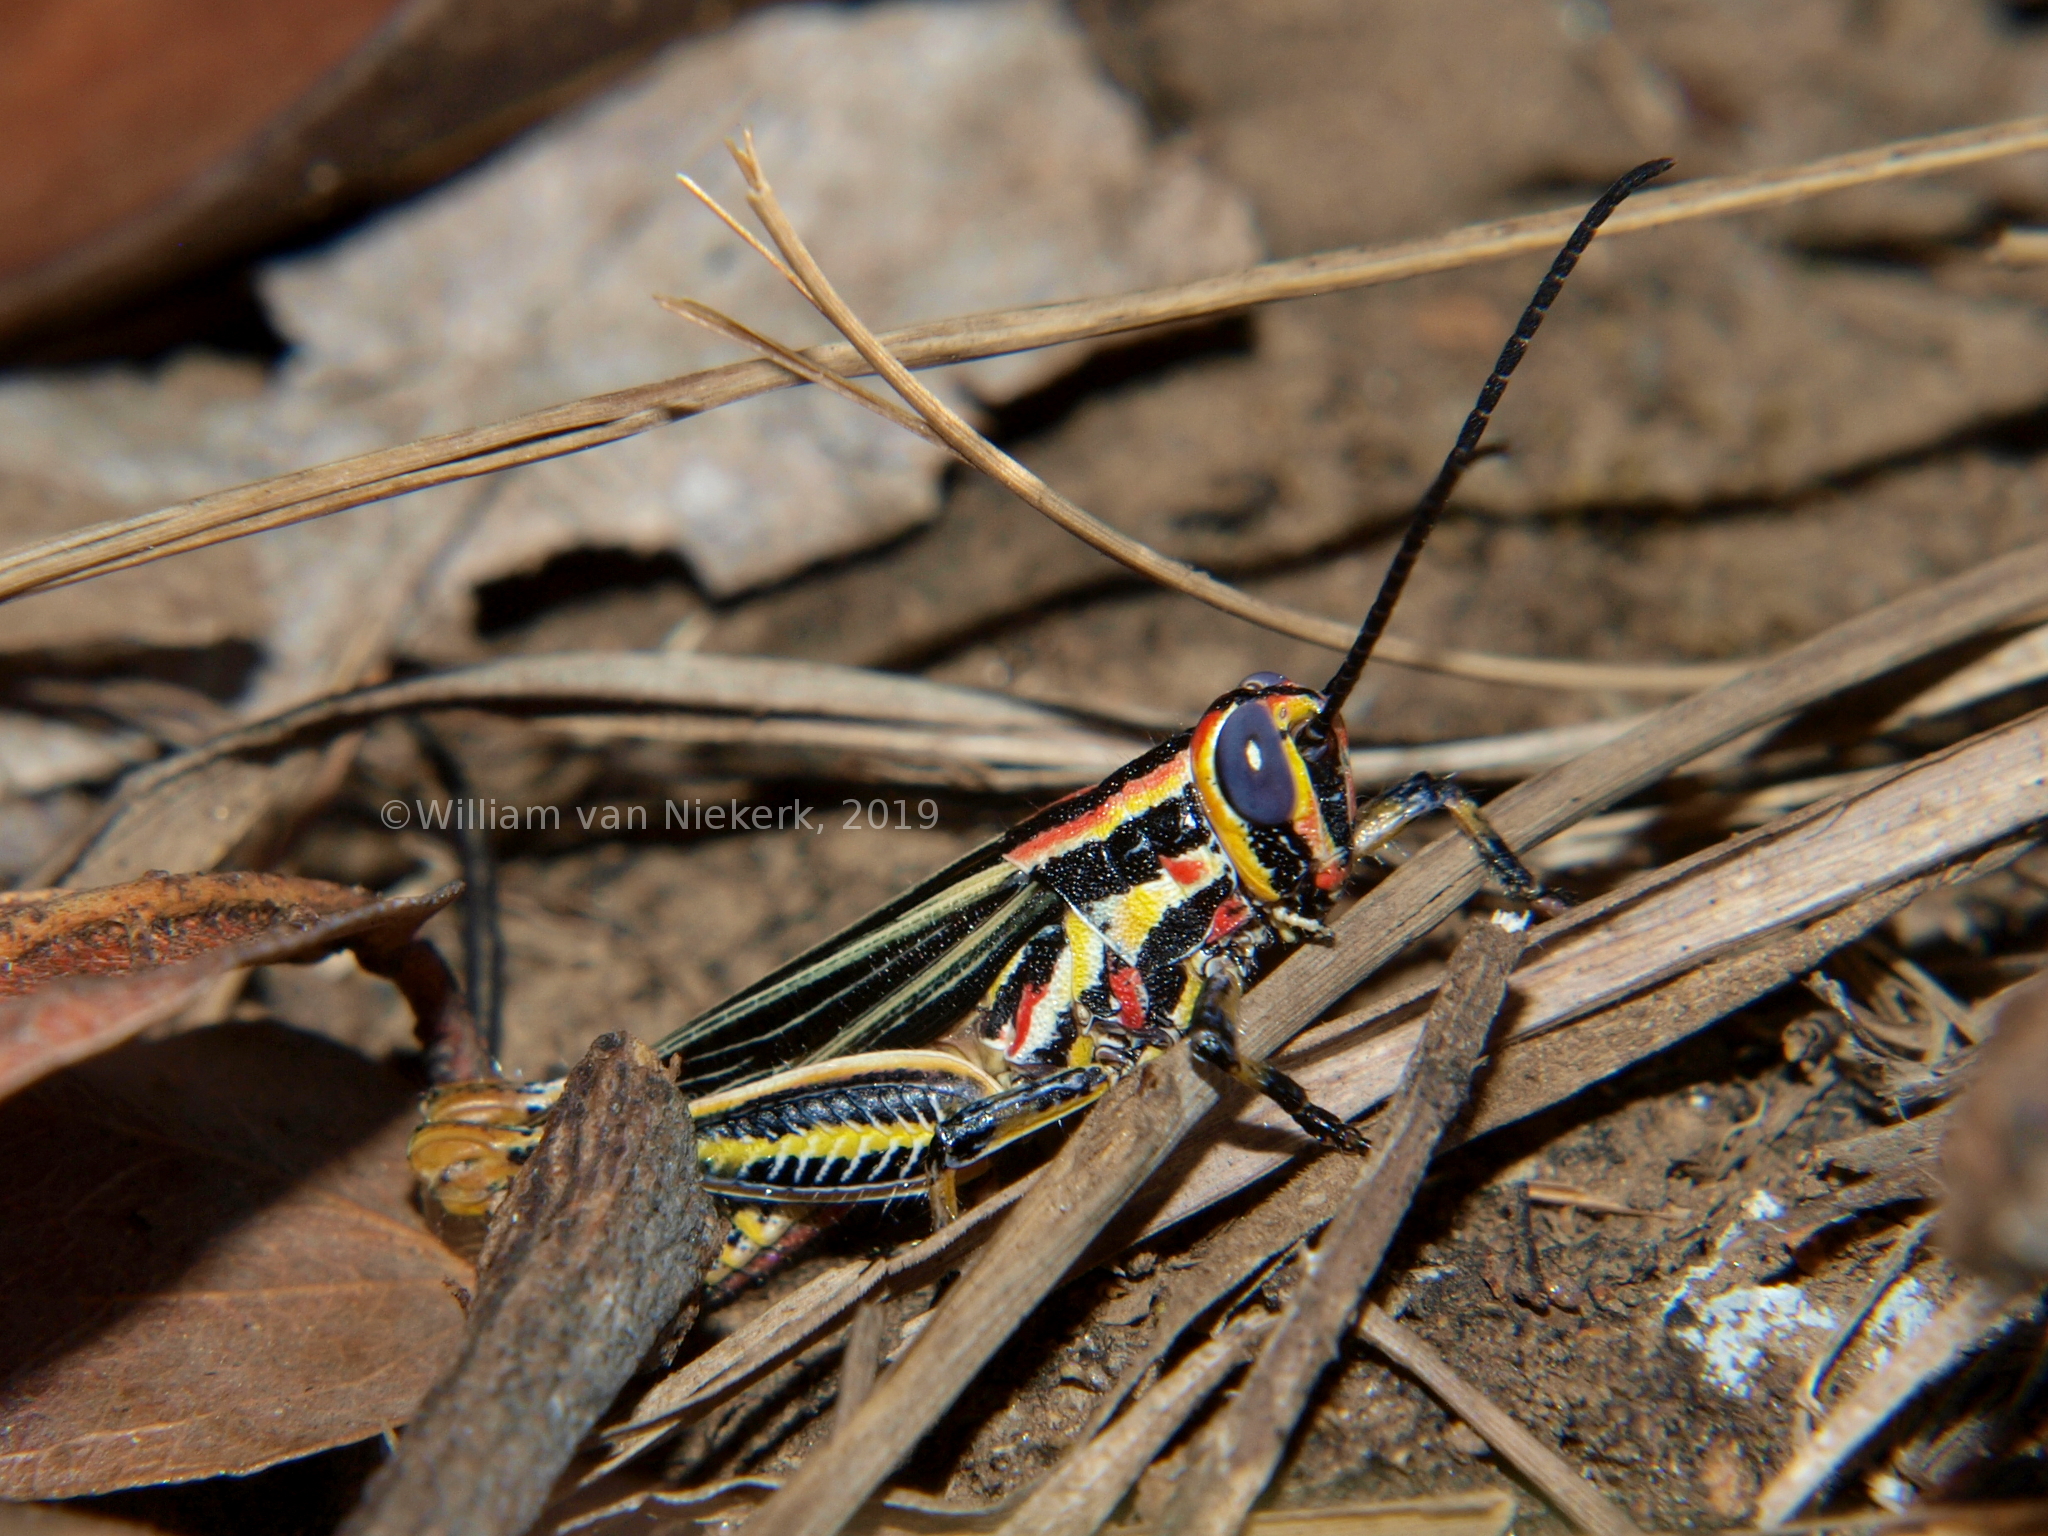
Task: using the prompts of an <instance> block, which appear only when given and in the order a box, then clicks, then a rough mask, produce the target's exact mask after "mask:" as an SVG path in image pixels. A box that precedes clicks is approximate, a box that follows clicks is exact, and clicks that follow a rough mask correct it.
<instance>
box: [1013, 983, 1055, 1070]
mask: <svg viewBox="0 0 2048 1536" xmlns="http://www.w3.org/2000/svg"><path fill="white" fill-rule="evenodd" d="M1044 1001H1045V988H1044V987H1041V986H1037V985H1035V984H1033V983H1031V982H1026V983H1025V984H1024V985H1023V987H1021V988H1020V989H1019V990H1018V993H1017V1011H1016V1012H1015V1013H1013V1014H1011V1015H1010V1020H1011V1029H1010V1041H1009V1044H1007V1045H1005V1046H1004V1047H1003V1055H1004V1056H1006V1057H1008V1058H1009V1059H1011V1060H1012V1061H1014V1060H1016V1058H1017V1055H1018V1053H1019V1052H1021V1051H1022V1050H1023V1049H1024V1046H1025V1044H1026V1040H1027V1037H1028V1036H1029V1035H1030V1033H1031V1016H1032V1015H1033V1014H1035V1013H1036V1012H1038V1005H1039V1004H1040V1003H1042V1002H1044Z"/></svg>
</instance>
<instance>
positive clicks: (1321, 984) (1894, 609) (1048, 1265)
mask: <svg viewBox="0 0 2048 1536" xmlns="http://www.w3.org/2000/svg"><path fill="white" fill-rule="evenodd" d="M2043 602H2048V545H2037V546H2032V547H2029V548H2027V549H2023V550H2020V551H2018V552H2015V553H2013V554H2010V555H2007V556H2004V557H2002V558H2001V559H1999V560H1998V561H1995V562H1992V563H1991V564H1990V565H1987V566H1982V567H1979V568H1977V569H1976V570H1973V571H1969V572H1965V573H1964V574H1963V575H1961V576H1957V577H1952V578H1950V579H1949V580H1947V581H1943V582H1937V583H1935V584H1933V585H1931V586H1929V587H1926V588H1923V589H1922V590H1920V591H1919V592H1916V593H1913V594H1910V595H1908V596H1907V597H1905V598H1902V599H1900V600H1898V601H1896V602H1893V603H1890V604H1887V605H1885V606H1884V607H1883V608H1880V609H1877V610H1875V611H1873V612H1871V613H1868V614H1864V615H1862V616H1860V617H1858V618H1855V619H1852V620H1849V621H1848V622H1846V623H1844V624H1841V625H1837V626H1836V627H1835V628H1834V629H1831V630H1828V631H1827V632H1825V633H1823V634H1822V635H1819V636H1817V637H1815V638H1814V639H1812V640H1810V641H1807V642H1806V643H1805V644H1803V645H1800V646H1796V647H1794V648H1793V649H1792V650H1790V651H1788V652H1786V653H1785V654H1784V655H1782V656H1780V657H1778V658H1777V659H1775V660H1774V661H1771V662H1769V663H1766V664H1765V665H1764V666H1762V667H1760V668H1758V669H1757V670H1756V671H1754V672H1752V673H1750V674H1747V675H1746V676H1744V677H1742V678H1740V679H1738V680H1737V681H1735V682H1733V683H1729V684H1726V685H1724V686H1722V687H1720V688H1718V689H1715V690H1712V691H1711V692H1709V693H1706V694H1703V695H1700V696H1699V697H1696V698H1693V699H1688V700H1685V701H1682V702H1680V703H1677V704H1673V705H1671V706H1670V707H1668V708H1667V709H1665V710H1663V711H1661V712H1659V713H1658V714H1657V715H1654V716H1652V717H1651V718H1650V719H1649V720H1648V721H1646V722H1644V723H1643V724H1642V725H1640V726H1638V727H1636V728H1635V729H1634V730H1633V731H1631V732H1630V733H1629V734H1628V735H1627V736H1625V737H1623V738H1622V739H1621V740H1619V741H1617V742H1614V743H1611V744H1610V745H1608V746H1606V747H1603V748H1599V749H1596V750H1595V751H1593V752H1591V753H1588V754H1587V755H1586V756H1585V757H1583V758H1579V759H1577V760H1575V761H1574V762H1572V763H1569V764H1566V765H1565V766H1564V767H1562V768H1558V769H1553V770H1552V771H1550V772H1549V773H1546V774H1543V775H1541V776H1540V777H1538V778H1536V779H1534V780H1531V781H1530V782H1529V783H1528V784H1525V785H1523V786H1521V787H1520V788H1519V789H1516V790H1512V791H1510V792H1509V793H1508V794H1506V795H1503V796H1502V797H1501V798H1500V799H1498V800H1496V801H1495V802H1494V803H1493V806H1492V807H1491V811H1492V814H1493V817H1494V820H1495V824H1496V825H1497V826H1498V827H1500V829H1501V830H1502V832H1503V833H1505V834H1506V835H1507V836H1508V838H1509V841H1510V843H1511V844H1512V845H1514V846H1518V847H1521V846H1527V845H1528V844H1529V843H1532V842H1536V841H1540V840H1541V838H1542V837H1544V836H1548V835H1550V834H1551V833H1553V832H1555V831H1558V830H1561V829H1562V828H1563V827H1564V826H1567V825H1569V824H1570V823H1571V822H1572V821H1574V820H1577V819H1579V818H1581V817H1584V816H1586V815H1590V814H1592V813H1593V812H1595V811H1598V810H1600V809H1603V808H1604V807H1605V806H1606V805H1609V804H1611V803H1612V802H1613V801H1614V800H1615V799H1618V798H1620V797H1621V796H1622V795H1625V794H1629V793H1632V792H1634V791H1635V790H1637V789H1640V788H1642V787H1644V786H1645V785H1647V784H1649V783H1652V782H1654V781H1655V780H1656V779H1657V778H1659V777H1661V776H1662V775H1663V774H1665V773H1668V772H1670V771H1671V770H1672V769H1674V768H1676V767H1678V766H1680V765H1681V764H1684V763H1687V762H1690V761H1692V760H1693V759H1694V758H1696V757H1698V756H1700V755H1701V754H1702V753H1704V752H1706V751H1708V750H1710V749H1712V748H1713V747H1715V746H1718V745H1720V744H1721V743H1723V742H1725V741H1729V740H1732V739H1733V738H1734V737H1736V736H1738V735H1740V734H1742V733H1743V732H1744V731H1747V730H1750V729H1753V728H1755V727H1757V726H1760V725H1763V724H1765V723H1767V722H1769V721H1771V720H1775V719H1778V718H1780V717H1782V716H1783V715H1785V714H1788V713H1790V712H1791V711H1793V710H1795V709H1798V708H1800V707H1802V706H1804V705H1807V704H1810V703H1813V702H1815V701H1817V700H1818V699H1821V698H1825V697H1827V696H1828V695H1830V694H1832V693H1835V692H1837V691H1839V690H1841V689H1843V688H1846V687H1849V686H1851V685H1852V684H1855V683H1859V682H1865V681H1868V680H1869V679H1871V678H1873V677H1876V676H1879V675H1881V674H1883V673H1885V672H1887V671H1890V670H1892V669H1894V668H1896V667H1899V666H1902V665H1904V664H1905V663H1906V662H1909V661H1912V660H1915V659H1917V658H1918V657H1920V656H1924V655H1927V654H1930V653H1932V652H1934V651H1938V650H1940V649H1942V648H1944V647H1946V646H1949V645H1952V644H1955V643H1956V642H1958V641H1960V640H1963V639H1966V638H1968V637H1969V636H1971V635H1973V634H1979V633H1982V632H1984V631H1986V630H1989V629H1995V628H1997V627H1998V626H2000V625H2002V624H2006V623H2010V622H2011V621H2013V620H2014V619H2015V618H2017V617H2019V616H2020V615H2023V614H2026V613H2029V612H2031V611H2033V610H2034V609H2035V608H2037V607H2039V606H2040V605H2041V604H2042V603H2043ZM1478 878H1479V872H1478V861H1477V859H1476V857H1474V855H1473V854H1472V853H1471V851H1470V849H1469V847H1468V846H1467V845H1466V844H1465V843H1464V842H1463V840H1462V839H1458V838H1445V839H1443V840H1441V841H1439V842H1438V843H1436V844H1434V845H1432V846H1431V847H1430V848H1427V849H1425V850H1423V852H1422V853H1420V854H1418V855H1417V856H1416V857H1415V858H1413V859H1411V860H1410V861H1409V862H1408V863H1407V864H1405V865H1403V866H1402V867H1401V868H1400V869H1398V870H1396V871H1395V872H1394V873H1393V875H1391V876H1390V877H1389V878H1388V879H1387V880H1386V882H1385V883H1384V884H1382V885H1381V886H1380V887H1378V888H1377V889H1376V890H1375V891H1373V892H1372V893H1371V894H1370V895H1369V896H1367V897H1366V898H1365V899H1364V900H1363V901H1361V902H1360V903H1359V904H1358V905H1357V906H1356V907H1354V908H1353V909H1352V911H1351V912H1350V913H1348V914H1346V915H1345V917H1344V918H1342V919H1340V920H1339V921H1338V922H1337V923H1335V924H1334V925H1333V934H1332V940H1333V942H1332V943H1331V944H1330V945H1329V946H1328V947H1326V948H1314V949H1304V950H1301V951H1297V952H1296V953H1295V954H1294V955H1293V956H1292V957H1291V958H1289V959H1288V960H1287V961H1286V962H1285V963H1283V964H1282V965H1281V966H1280V967H1279V968H1278V970H1277V971H1275V973H1274V974H1273V975H1272V976H1270V977H1268V978H1267V979H1266V980H1265V981H1264V982H1262V983H1261V984H1260V985H1259V986H1258V987H1256V988H1254V989H1253V990H1252V991H1251V992H1250V993H1249V994H1248V995H1247V997H1246V1000H1245V1008H1244V1017H1243V1022H1242V1026H1241V1028H1242V1032H1243V1037H1244V1040H1245V1044H1246V1047H1247V1049H1248V1050H1250V1051H1251V1052H1253V1053H1256V1054H1268V1053H1270V1052H1272V1051H1273V1050H1275V1049H1277V1048H1278V1047H1279V1046H1280V1045H1281V1044H1283V1043H1284V1042H1285V1041H1286V1040H1288V1039H1289V1038H1291V1037H1292V1036H1293V1035H1294V1034H1296V1033H1298V1032H1299V1031H1300V1030H1301V1029H1302V1028H1304V1027H1305V1026H1306V1025H1307V1024H1309V1023H1310V1022H1311V1021H1312V1020H1313V1019H1314V1018H1315V1017H1316V1016H1317V1015H1318V1014H1319V1013H1321V1012H1322V1011H1323V1010H1324V1009H1325V1008H1327V1007H1328V1006H1329V1005H1330V1004H1331V1003H1332V1002H1334V1001H1335V1000H1336V999H1337V998H1338V997H1341V996H1342V995H1343V994H1344V993H1345V992H1346V991H1348V990H1350V988H1351V987H1353V986H1355V985H1357V984H1358V982H1359V981H1361V980H1363V979H1364V978H1365V977H1366V976H1367V975H1369V974H1370V973H1371V972H1372V971H1373V970H1374V969H1375V968H1377V967H1378V966H1379V965H1381V964H1383V963H1384V962H1385V960H1386V959H1387V958H1389V957H1390V956H1391V955H1393V954H1394V953H1395V952H1397V951H1398V950H1399V949H1401V948H1402V947H1404V946H1405V945H1406V944H1407V943H1408V942H1409V941H1411V940H1412V939H1414V938H1416V937H1418V936H1420V935H1421V934H1422V933H1425V932H1427V931H1428V930H1429V929H1431V928H1433V927H1435V926H1436V924H1437V923H1438V922H1439V921H1441V920H1442V918H1443V917H1445V916H1448V915H1449V913H1450V912H1451V911H1453V910H1455V909H1456V907H1457V906H1458V905H1459V904H1460V903H1461V902H1462V901H1463V900H1464V899H1465V898H1466V897H1467V896H1468V895H1470V894H1471V892H1472V891H1473V890H1474V889H1475V888H1476V886H1477V884H1478ZM1216 1102H1217V1095H1216V1091H1215V1090H1214V1089H1213V1088H1211V1087H1210V1086H1209V1085H1208V1084H1207V1083H1206V1082H1205V1081H1204V1080H1203V1079H1202V1078H1201V1077H1200V1075H1199V1074H1198V1073H1197V1072H1196V1070H1195V1068H1194V1066H1193V1064H1192V1061H1191V1059H1190V1058H1189V1056H1188V1054H1187V1052H1186V1051H1185V1050H1184V1049H1176V1050H1173V1051H1169V1052H1167V1053H1166V1054H1165V1055H1164V1056H1162V1057H1160V1058H1158V1059H1157V1060H1155V1061H1153V1062H1152V1063H1151V1064H1150V1065H1148V1066H1147V1067H1146V1069H1145V1070H1144V1071H1143V1072H1142V1073H1139V1074H1137V1075H1136V1076H1134V1077H1132V1078H1129V1079H1126V1080H1125V1081H1124V1082H1123V1083H1120V1084H1118V1085H1117V1087H1116V1088H1115V1089H1113V1090H1112V1091H1111V1092H1110V1093H1109V1094H1108V1095H1107V1096H1106V1097H1105V1099H1104V1101H1103V1102H1102V1104H1101V1105H1099V1106H1098V1107H1097V1108H1096V1110H1095V1111H1094V1112H1093V1113H1092V1114H1091V1115H1090V1116H1089V1117H1088V1119H1087V1120H1086V1121H1085V1122H1084V1123H1083V1124H1082V1126H1081V1128H1080V1130H1079V1131H1078V1132H1077V1133H1076V1134H1075V1136H1074V1137H1073V1138H1072V1139H1071V1140H1070V1141H1069V1142H1068V1143H1067V1145H1066V1147H1064V1148H1063V1149H1062V1150H1061V1151H1060V1153H1059V1154H1058V1155H1057V1156H1055V1157H1054V1158H1053V1160H1052V1161H1051V1162H1050V1163H1048V1164H1047V1165H1046V1167H1045V1169H1044V1170H1043V1171H1042V1173H1041V1174H1040V1176H1039V1180H1038V1183H1037V1187H1036V1188H1035V1189H1034V1191H1033V1193H1032V1194H1031V1195H1030V1196H1027V1197H1026V1198H1025V1199H1024V1200H1023V1201H1022V1202H1020V1207H1019V1209H1018V1211H1017V1212H1016V1213H1015V1214H1014V1215H1013V1216H1012V1218H1011V1219H1010V1220H1009V1221H1008V1222H1006V1223H1005V1226H1004V1230H1003V1231H1002V1232H1000V1233H998V1234H997V1235H996V1237H995V1238H994V1239H993V1241H992V1243H991V1245H990V1247H989V1248H988V1249H987V1251H986V1252H985V1253H984V1254H983V1255H982V1257H981V1259H980V1261H979V1262H978V1263H977V1265H976V1266H975V1268H974V1269H973V1270H972V1271H970V1272H969V1274H968V1275H967V1276H966V1277H965V1279H964V1280H963V1281H962V1282H961V1284H960V1285H959V1286H958V1287H956V1288H955V1290H954V1291H953V1292H952V1293H951V1294H950V1295H949V1296H948V1297H947V1299H946V1302H945V1303H944V1304H943V1305H942V1306H941V1308H940V1309H939V1311H938V1314H937V1315H936V1316H935V1318H934V1321H933V1323H932V1325H931V1326H930V1327H929V1328H928V1329H927V1330H926V1334H925V1336H924V1337H923V1338H922V1339H920V1340H919V1344H918V1346H917V1347H916V1348H914V1349H912V1350H911V1351H910V1352H909V1354H907V1355H906V1356H905V1357H904V1359H903V1360H902V1361H901V1362H900V1363H899V1365H898V1366H897V1367H896V1369H895V1370H894V1372H892V1374H891V1375H890V1377H889V1378H888V1380H887V1381H885V1382H884V1383H883V1385H882V1387H881V1389H880V1390H879V1391H878V1392H877V1393H876V1395H875V1396H874V1397H873V1398H871V1399H870V1400H869V1402H868V1404H867V1406H866V1407H865V1408H864V1409H863V1411H862V1415H861V1417H860V1419H859V1421H858V1423H859V1427H860V1430H861V1438H860V1439H859V1441H857V1442H851V1441H850V1442H849V1443H848V1446H847V1448H845V1449H842V1446H841V1442H840V1441H837V1440H835V1441H834V1442H832V1443H831V1444H829V1445H827V1446H826V1447H825V1448H824V1449H823V1450H822V1451H821V1452H819V1453H816V1454H814V1455H813V1456H812V1457H811V1458H810V1460H809V1461H807V1462H806V1463H805V1465H804V1467H803V1469H802V1471H801V1472H799V1474H798V1476H797V1477H796V1478H795V1479H793V1480H792V1481H791V1483H790V1484H789V1486H788V1487H787V1488H785V1490H784V1491H783V1493H782V1494H780V1495H778V1496H777V1497H776V1498H775V1499H772V1500H771V1501H770V1502H769V1503H768V1504H767V1505H765V1506H764V1507H763V1509H762V1510H761V1512H760V1514H759V1515H757V1516H756V1517H755V1521H754V1522H752V1523H751V1524H753V1525H754V1526H756V1527H757V1528H756V1529H755V1531H754V1536H830V1533H831V1532H833V1531H836V1530H837V1529H839V1527H840V1526H841V1525H842V1524H843V1523H844V1522H845V1521H846V1520H847V1519H848V1518H850V1517H851V1513H852V1511H853V1510H855V1509H857V1508H858V1507H859V1506H860V1503H861V1502H862V1500H864V1499H865V1498H866V1496H867V1494H868V1493H870V1492H872V1491H873V1490H874V1488H875V1487H877V1486H879V1484H880V1481H881V1479H882V1478H883V1477H885V1476H886V1475H887V1474H888V1472H889V1470H890V1469H892V1468H893V1467H894V1466H895V1465H896V1464H897V1463H898V1462H899V1461H900V1460H901V1458H902V1457H903V1456H904V1455H906V1454H907V1453H908V1451H909V1448H910V1447H911V1446H912V1445H914V1444H915V1443H916V1442H917V1441H918V1440H919V1439H920V1438H922V1436H923V1434H924V1432H925V1430H926V1429H928V1428H929V1427H930V1425H931V1424H932V1423H933V1422H935V1421H936V1419H937V1418H938V1416H939V1415H940V1414H942V1413H944V1412H945V1410H946V1408H947V1407H948V1406H949V1405H950V1404H951V1403H952V1402H953V1400H954V1399H955V1397H957V1395H958V1393H959V1392H960V1391H962V1390H963V1389H964V1387H965V1385H966V1383H967V1382H968V1380H970V1379H971V1378H972V1376H973V1375H974V1374H975V1372H977V1371H978V1370H979V1369H980V1367H981V1365H982V1364H983V1363H984V1362H985V1361H986V1360H987V1359H988V1357H989V1356H990V1355H991V1354H993V1353H994V1351H995V1349H996V1348H997V1347H999V1345H1000V1344H1001V1342H1002V1340H1003V1339H1004V1338H1006V1337H1007V1336H1008V1335H1009V1333H1010V1332H1011V1331H1012V1330H1013V1329H1014V1328H1015V1326H1016V1325H1017V1323H1018V1322H1019V1321H1020V1320H1021V1319H1022V1317H1023V1316H1024V1315H1025V1314H1026V1313H1027V1312H1028V1311H1029V1310H1030V1309H1031V1308H1032V1307H1033V1306H1035V1305H1036V1304H1037V1303H1038V1301H1039V1300H1041V1299H1042V1298H1043V1297H1044V1296H1045V1295H1046V1293H1047V1292H1049V1291H1050V1290H1051V1289H1052V1287H1053V1286H1054V1285H1055V1284H1057V1283H1058V1281H1059V1279H1060V1277H1061V1275H1062V1274H1063V1273H1064V1271H1065V1269H1066V1267H1067V1265H1068V1264H1069V1263H1070V1262H1072V1259H1071V1255H1075V1254H1079V1253H1081V1252H1084V1251H1086V1249H1087V1247H1088V1245H1089V1244H1090V1243H1091V1242H1092V1241H1093V1240H1094V1238H1095V1236H1096V1234H1097V1233H1099V1232H1100V1231H1101V1230H1102V1228H1103V1227H1105V1226H1107V1225H1108V1223H1109V1222H1110V1221H1111V1220H1112V1219H1113V1218H1114V1216H1115V1215H1116V1213H1117V1211H1118V1209H1120V1208H1121V1206H1122V1205H1123V1203H1124V1201H1125V1199H1126V1197H1127V1196H1128V1195H1129V1194H1130V1193H1131V1192H1133V1191H1135V1190H1136V1189H1137V1188H1138V1187H1139V1186H1140V1185H1142V1183H1143V1181H1144V1180H1145V1179H1146V1178H1147V1177H1148V1176H1149V1175H1150V1174H1151V1172H1152V1170H1153V1169H1155V1168H1157V1167H1158V1165H1159V1164H1160V1163H1161V1162H1162V1161H1163V1160H1164V1159H1165V1158H1166V1156H1167V1155H1168V1153H1169V1152H1170V1151H1171V1150H1172V1148H1173V1147H1174V1145H1175V1144H1177V1143H1178V1142H1179V1140H1180V1139H1181V1138H1182V1137H1183V1136H1185V1135H1186V1134H1187V1133H1188V1132H1189V1131H1190V1130H1192V1129H1193V1128H1194V1126H1195V1125H1196V1123H1197V1122H1199V1120H1200V1119H1201V1118H1202V1117H1203V1116H1204V1115H1205V1114H1207V1113H1208V1112H1209V1111H1210V1110H1211V1109H1212V1108H1213V1107H1214V1105H1215V1104H1216Z"/></svg>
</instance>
